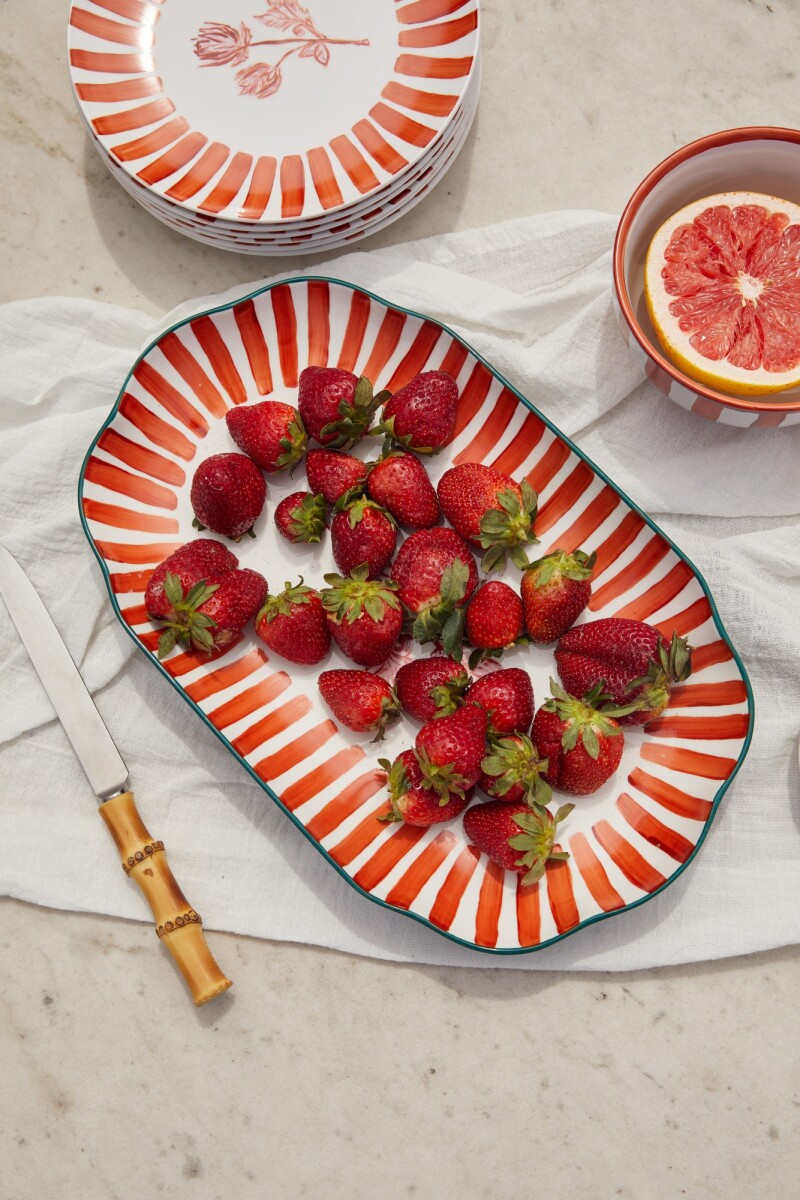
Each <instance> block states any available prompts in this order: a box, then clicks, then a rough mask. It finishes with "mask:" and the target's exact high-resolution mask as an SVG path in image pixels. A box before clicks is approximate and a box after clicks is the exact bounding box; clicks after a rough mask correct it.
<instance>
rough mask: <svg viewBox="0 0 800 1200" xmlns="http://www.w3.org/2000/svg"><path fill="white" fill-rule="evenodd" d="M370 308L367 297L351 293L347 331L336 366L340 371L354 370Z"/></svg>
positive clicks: (358, 293)
mask: <svg viewBox="0 0 800 1200" xmlns="http://www.w3.org/2000/svg"><path fill="white" fill-rule="evenodd" d="M371 308H372V304H371V301H370V298H369V296H365V295H364V293H363V292H353V295H352V298H351V300H350V315H349V316H348V318H347V329H346V330H345V334H344V341H343V342H342V349H341V352H340V354H339V362H338V364H337V366H339V367H340V368H341V370H342V371H353V370H354V369H355V365H356V362H357V360H358V356H359V354H360V352H361V346H362V343H363V341H364V334H365V332H366V328H367V322H368V321H369V314H370V311H371Z"/></svg>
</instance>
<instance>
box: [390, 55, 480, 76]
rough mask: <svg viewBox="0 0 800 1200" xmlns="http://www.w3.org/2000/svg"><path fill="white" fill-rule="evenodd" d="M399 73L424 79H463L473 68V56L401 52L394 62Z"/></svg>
mask: <svg viewBox="0 0 800 1200" xmlns="http://www.w3.org/2000/svg"><path fill="white" fill-rule="evenodd" d="M394 69H395V71H396V72H397V74H398V75H415V76H417V77H420V78H422V79H461V78H463V76H464V75H469V73H470V71H471V70H472V58H471V57H470V58H433V57H431V58H427V57H426V56H425V55H422V54H401V55H400V57H399V58H398V59H397V60H396V62H395V64H394Z"/></svg>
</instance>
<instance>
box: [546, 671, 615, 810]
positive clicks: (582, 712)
mask: <svg viewBox="0 0 800 1200" xmlns="http://www.w3.org/2000/svg"><path fill="white" fill-rule="evenodd" d="M550 689H551V691H552V693H553V695H552V697H551V698H550V699H549V700H545V702H544V704H543V705H542V707H541V708H540V709H539V711H538V712H537V714H536V716H535V717H534V720H533V740H534V742H535V743H536V748H537V750H538V751H539V753H540V754H541V755H543V756H544V757H546V758H547V762H548V767H547V774H546V779H547V781H548V783H550V784H552V786H553V787H555V788H559V790H560V791H562V792H571V793H572V794H573V795H574V796H589V795H591V793H592V792H596V791H597V789H598V788H600V787H602V786H603V784H604V783H606V781H607V780H609V779H610V778H611V776H612V775H613V774H614V772H615V771H616V769H617V767H618V766H619V763H620V759H621V758H622V751H623V748H624V745H625V737H624V734H623V732H622V727H621V726H620V724H619V722H618V721H617V720H615V718H616V717H620V716H624V715H625V714H626V713H628V712H630V711H631V708H632V707H633V705H626V706H622V707H618V708H615V707H612V706H611V704H610V703H609V699H610V698H609V696H608V695H607V694H605V693H604V692H603V690H602V684H600V683H598V684H596V685H595V687H593V688H592V689H591V691H589V692H587V693H586V695H585V696H584V697H583V699H582V700H579V699H578V698H577V697H576V696H570V695H569V694H568V693H567V692H565V691H564V689H563V688H560V687H559V686H558V684H557V683H556V682H555V681H554V680H552V679H551V680H550Z"/></svg>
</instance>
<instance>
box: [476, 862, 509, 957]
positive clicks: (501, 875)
mask: <svg viewBox="0 0 800 1200" xmlns="http://www.w3.org/2000/svg"><path fill="white" fill-rule="evenodd" d="M505 877H506V873H505V871H504V870H503V868H502V867H498V865H497V863H494V862H491V861H490V862H489V863H488V864H487V866H486V873H485V875H484V877H483V883H482V884H481V890H480V895H479V896H478V912H477V915H476V917H475V943H476V945H478V946H496V945H497V935H498V930H499V925H500V909H501V908H502V906H503V884H504V882H505Z"/></svg>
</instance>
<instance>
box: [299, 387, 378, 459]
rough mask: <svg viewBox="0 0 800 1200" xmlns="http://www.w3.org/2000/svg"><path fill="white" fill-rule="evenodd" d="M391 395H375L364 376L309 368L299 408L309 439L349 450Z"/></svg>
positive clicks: (301, 389) (300, 390) (300, 391)
mask: <svg viewBox="0 0 800 1200" xmlns="http://www.w3.org/2000/svg"><path fill="white" fill-rule="evenodd" d="M388 395H389V393H388V392H379V393H378V394H377V395H374V394H373V391H372V384H371V383H370V381H369V380H368V379H367V377H366V376H365V375H362V376H361V378H360V379H359V378H358V377H357V376H355V375H354V374H353V372H352V371H342V370H340V368H339V367H306V368H305V369H304V370H303V371H301V372H300V381H299V388H298V393H297V407H298V408H299V409H300V416H301V417H302V419H303V422H304V424H305V427H306V429H307V430H308V436H309V437H311V438H314V439H315V440H316V441H318V442H319V443H320V445H322V446H342V447H344V448H345V449H347V448H348V447H349V446H354V445H355V443H356V442H358V441H360V439H361V438H362V437H363V436H364V434H365V433H366V431H367V429H368V428H369V426H370V422H371V421H372V417H373V415H374V413H375V412H376V410H377V409H378V408H379V407H380V406H381V404H382V403H383V401H384V400H385V399H386V398H387V397H388Z"/></svg>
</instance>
